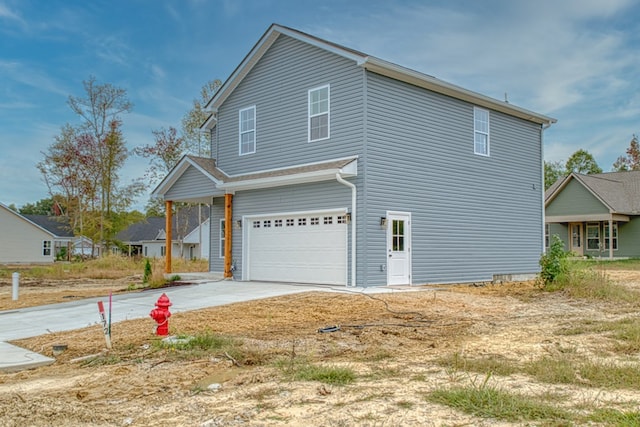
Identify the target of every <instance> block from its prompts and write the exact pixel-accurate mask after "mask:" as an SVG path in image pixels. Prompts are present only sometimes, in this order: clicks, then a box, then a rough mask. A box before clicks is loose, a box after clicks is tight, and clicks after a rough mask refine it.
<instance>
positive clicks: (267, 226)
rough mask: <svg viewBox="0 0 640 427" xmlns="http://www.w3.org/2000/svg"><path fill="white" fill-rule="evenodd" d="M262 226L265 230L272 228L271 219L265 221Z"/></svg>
mask: <svg viewBox="0 0 640 427" xmlns="http://www.w3.org/2000/svg"><path fill="white" fill-rule="evenodd" d="M262 226H263V227H264V228H271V220H270V219H265V220H264V222H263V223H262Z"/></svg>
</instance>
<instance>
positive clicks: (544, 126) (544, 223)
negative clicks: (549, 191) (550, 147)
mask: <svg viewBox="0 0 640 427" xmlns="http://www.w3.org/2000/svg"><path fill="white" fill-rule="evenodd" d="M549 127H551V123H543V124H542V126H541V129H540V159H541V160H542V165H541V166H542V182H541V183H540V189H541V190H542V251H541V253H543V254H544V253H546V252H547V246H546V245H545V241H544V238H545V229H546V226H547V218H546V213H545V207H546V206H545V205H546V200H545V199H544V194H545V190H546V189H545V188H544V183H545V180H544V131H545V130H547V129H549ZM549 227H551V226H549ZM549 244H551V232H549Z"/></svg>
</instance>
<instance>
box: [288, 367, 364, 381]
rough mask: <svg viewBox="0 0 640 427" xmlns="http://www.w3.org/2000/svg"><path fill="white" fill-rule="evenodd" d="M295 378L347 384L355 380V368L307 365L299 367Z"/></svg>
mask: <svg viewBox="0 0 640 427" xmlns="http://www.w3.org/2000/svg"><path fill="white" fill-rule="evenodd" d="M294 378H295V379H296V380H299V381H319V382H321V383H324V384H332V385H347V384H350V383H352V382H354V381H355V379H356V374H355V372H354V371H353V369H350V368H343V367H339V366H321V365H306V366H303V367H301V368H300V369H298V370H297V371H296V372H295V374H294Z"/></svg>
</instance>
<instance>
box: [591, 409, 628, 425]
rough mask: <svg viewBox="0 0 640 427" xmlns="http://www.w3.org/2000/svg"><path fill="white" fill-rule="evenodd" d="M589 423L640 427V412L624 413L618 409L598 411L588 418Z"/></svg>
mask: <svg viewBox="0 0 640 427" xmlns="http://www.w3.org/2000/svg"><path fill="white" fill-rule="evenodd" d="M587 419H588V420H589V421H593V422H597V423H602V424H605V425H613V426H618V427H632V426H639V425H640V412H638V411H633V412H622V411H618V410H616V409H609V408H607V409H598V410H596V411H594V412H593V413H592V414H591V415H589V416H588V417H587Z"/></svg>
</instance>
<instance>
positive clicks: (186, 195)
mask: <svg viewBox="0 0 640 427" xmlns="http://www.w3.org/2000/svg"><path fill="white" fill-rule="evenodd" d="M213 190H214V184H213V183H212V182H211V180H210V179H209V178H207V177H206V176H204V175H203V174H202V172H200V171H198V170H197V169H196V168H194V167H193V166H189V167H188V168H187V170H185V171H184V173H183V174H182V175H181V176H180V178H179V179H178V180H177V181H176V182H175V184H173V186H171V189H170V190H169V191H167V193H166V194H165V195H164V198H165V200H184V199H190V198H197V197H205V196H208V195H211V193H212V192H213Z"/></svg>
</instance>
